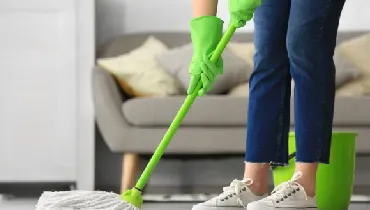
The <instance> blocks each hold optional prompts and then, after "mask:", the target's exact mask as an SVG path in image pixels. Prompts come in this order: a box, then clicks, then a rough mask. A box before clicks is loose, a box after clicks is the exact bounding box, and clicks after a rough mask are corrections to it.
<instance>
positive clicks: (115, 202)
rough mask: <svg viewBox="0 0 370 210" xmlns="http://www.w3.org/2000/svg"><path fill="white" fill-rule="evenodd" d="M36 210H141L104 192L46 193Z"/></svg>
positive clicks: (115, 195)
mask: <svg viewBox="0 0 370 210" xmlns="http://www.w3.org/2000/svg"><path fill="white" fill-rule="evenodd" d="M36 210H139V209H138V208H136V207H135V206H134V205H131V204H130V203H128V202H126V201H124V200H122V198H121V197H120V195H118V194H115V193H109V192H104V191H62V192H44V193H43V194H42V195H41V197H40V199H39V201H38V203H37V205H36Z"/></svg>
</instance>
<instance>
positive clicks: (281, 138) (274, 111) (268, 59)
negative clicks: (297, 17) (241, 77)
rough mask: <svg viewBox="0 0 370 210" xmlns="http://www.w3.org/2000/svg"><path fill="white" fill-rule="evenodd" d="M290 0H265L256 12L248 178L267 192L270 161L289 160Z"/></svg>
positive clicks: (256, 190) (259, 191) (255, 189)
mask: <svg viewBox="0 0 370 210" xmlns="http://www.w3.org/2000/svg"><path fill="white" fill-rule="evenodd" d="M290 2H291V0H279V1H277V0H263V1H262V5H261V6H260V7H259V8H257V9H256V11H255V13H254V27H255V29H254V44H255V56H254V71H253V73H252V76H251V79H250V97H249V107H248V117H247V146H246V159H245V161H246V163H245V174H244V177H245V178H250V179H252V180H254V184H253V185H251V186H250V188H251V190H252V191H253V192H254V193H256V194H262V193H266V192H267V184H268V183H267V181H268V170H269V167H270V163H275V164H279V165H283V164H287V162H288V160H287V153H288V146H287V138H288V132H289V123H290V119H289V118H290V116H289V113H290V111H289V109H290V89H291V87H290V85H291V76H290V72H289V68H290V67H289V60H288V53H287V49H286V34H287V29H288V19H289V13H290Z"/></svg>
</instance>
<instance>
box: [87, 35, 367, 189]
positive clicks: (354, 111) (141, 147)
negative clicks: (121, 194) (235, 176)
mask: <svg viewBox="0 0 370 210" xmlns="http://www.w3.org/2000/svg"><path fill="white" fill-rule="evenodd" d="M359 34H360V32H358V33H357V32H353V33H341V34H339V35H338V41H339V42H340V41H342V40H345V39H348V38H350V37H354V36H357V35H359ZM148 35H149V34H134V35H124V36H121V37H117V38H116V39H114V40H111V41H110V42H109V43H107V44H106V45H105V46H104V47H103V48H102V49H99V51H98V57H111V56H116V55H119V54H122V53H126V52H129V51H130V50H132V49H134V48H135V47H137V46H139V45H140V44H141V43H142V42H143V41H144V40H145V39H146V38H147V37H148ZM150 35H154V36H155V37H157V38H159V39H160V40H161V41H163V42H164V43H165V44H166V45H167V46H169V47H175V46H181V45H183V44H186V43H189V42H190V36H189V34H187V33H157V34H150ZM233 40H235V41H251V40H252V36H251V35H250V34H237V35H235V36H234V37H233ZM92 83H93V96H94V103H95V114H96V121H97V124H98V127H99V129H100V131H101V133H102V136H103V138H104V140H105V142H106V143H107V145H108V147H109V148H110V149H111V151H112V152H115V153H122V154H123V157H124V158H123V162H124V165H123V177H122V178H123V180H122V190H124V189H126V188H128V187H131V185H132V184H133V181H134V180H135V178H136V175H137V174H136V173H138V166H137V164H138V158H139V157H140V155H141V154H152V153H153V151H154V150H155V148H156V147H157V145H158V144H159V142H160V140H161V139H162V137H163V135H164V133H165V132H166V130H167V128H168V126H169V124H170V123H171V121H172V119H173V118H174V116H175V115H176V113H177V111H178V109H179V107H180V106H181V104H182V103H183V101H184V99H185V96H174V97H167V98H132V99H129V98H128V97H127V96H125V94H124V93H122V91H121V89H120V88H119V87H118V86H117V84H116V82H115V80H114V78H113V77H112V76H111V75H109V74H107V73H106V71H104V70H102V69H100V68H99V67H95V68H94V69H93V78H92ZM247 104H248V98H242V97H230V96H223V95H214V96H204V97H200V98H198V99H197V100H196V101H195V103H194V104H193V106H192V108H191V110H190V111H189V113H188V115H187V117H186V119H185V120H184V121H183V124H182V126H181V127H180V129H179V130H178V132H177V133H176V135H175V136H174V138H173V140H172V142H171V143H170V145H169V146H168V149H167V150H166V152H167V154H194V155H195V154H225V155H228V154H243V153H244V151H245V136H246V129H245V128H246V114H247V113H246V110H247V108H246V107H247ZM293 110H294V107H293V104H292V115H291V119H292V126H293V125H294V121H293V119H294V115H293ZM333 131H353V132H357V133H358V134H359V136H358V142H357V147H356V148H357V153H359V154H360V153H370V141H369V138H370V97H351V98H337V99H336V109H335V119H334V127H333Z"/></svg>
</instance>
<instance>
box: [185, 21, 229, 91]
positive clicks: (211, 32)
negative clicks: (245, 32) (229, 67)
mask: <svg viewBox="0 0 370 210" xmlns="http://www.w3.org/2000/svg"><path fill="white" fill-rule="evenodd" d="M223 23H224V22H223V21H222V20H221V19H219V18H217V17H216V16H203V17H199V18H194V19H193V20H192V21H191V23H190V29H191V30H190V31H191V39H192V44H193V57H192V60H191V64H190V67H189V73H190V76H191V79H190V84H189V87H188V90H187V93H188V94H189V95H190V94H192V93H193V92H194V91H195V88H196V87H197V85H198V83H199V82H201V83H202V88H201V89H200V90H199V92H198V95H199V96H201V95H204V94H205V93H206V92H208V91H209V90H210V89H211V88H212V84H213V82H214V81H215V80H216V76H217V75H220V74H222V73H223V60H222V58H220V59H219V60H218V61H217V62H216V63H212V62H211V61H210V58H211V56H212V54H213V52H214V51H215V49H216V47H217V44H218V43H219V42H220V40H221V38H222V29H223Z"/></svg>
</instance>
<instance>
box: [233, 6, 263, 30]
mask: <svg viewBox="0 0 370 210" xmlns="http://www.w3.org/2000/svg"><path fill="white" fill-rule="evenodd" d="M260 5H261V0H229V13H230V24H232V25H233V26H235V27H236V28H241V27H243V26H245V23H246V22H247V21H249V20H251V19H252V18H253V13H254V10H256V8H257V7H258V6H260Z"/></svg>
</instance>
